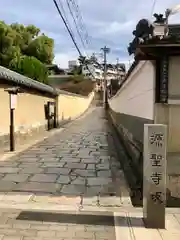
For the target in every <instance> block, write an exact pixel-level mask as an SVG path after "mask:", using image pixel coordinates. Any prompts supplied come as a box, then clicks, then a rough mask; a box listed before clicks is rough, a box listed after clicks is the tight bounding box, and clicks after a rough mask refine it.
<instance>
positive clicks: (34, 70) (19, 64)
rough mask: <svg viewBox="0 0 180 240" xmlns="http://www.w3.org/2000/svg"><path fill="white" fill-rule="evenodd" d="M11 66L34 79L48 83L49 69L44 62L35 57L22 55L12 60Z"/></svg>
mask: <svg viewBox="0 0 180 240" xmlns="http://www.w3.org/2000/svg"><path fill="white" fill-rule="evenodd" d="M10 68H11V69H12V70H13V71H15V72H18V73H20V74H23V75H26V76H27V77H29V78H32V79H34V80H37V81H40V82H43V83H48V80H47V79H48V70H47V68H46V67H45V65H44V64H43V63H41V62H40V61H39V60H38V59H37V58H35V57H29V56H21V57H19V58H14V59H13V60H12V61H11V62H10Z"/></svg>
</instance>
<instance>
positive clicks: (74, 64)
mask: <svg viewBox="0 0 180 240" xmlns="http://www.w3.org/2000/svg"><path fill="white" fill-rule="evenodd" d="M78 65H79V64H78V61H77V60H71V61H68V67H69V71H72V70H73V69H74V68H75V67H77V66H78Z"/></svg>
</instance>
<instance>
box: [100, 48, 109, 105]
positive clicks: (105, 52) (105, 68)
mask: <svg viewBox="0 0 180 240" xmlns="http://www.w3.org/2000/svg"><path fill="white" fill-rule="evenodd" d="M101 50H102V51H103V53H104V99H103V100H104V108H107V105H108V96H107V58H106V56H107V53H109V52H110V48H107V47H106V46H105V47H103V48H101Z"/></svg>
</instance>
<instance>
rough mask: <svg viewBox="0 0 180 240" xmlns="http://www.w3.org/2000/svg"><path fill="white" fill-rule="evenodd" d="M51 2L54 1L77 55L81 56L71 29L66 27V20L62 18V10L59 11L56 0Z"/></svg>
mask: <svg viewBox="0 0 180 240" xmlns="http://www.w3.org/2000/svg"><path fill="white" fill-rule="evenodd" d="M53 2H54V4H55V6H56V9H57V10H58V12H59V15H60V16H61V18H62V20H63V22H64V24H65V26H66V28H67V30H68V33H69V35H70V37H71V39H72V41H73V43H74V45H75V47H76V49H77V51H78V53H79V55H80V56H82V53H81V51H80V49H79V47H78V45H77V43H76V41H75V39H74V36H73V34H72V33H71V30H70V29H69V27H68V25H67V22H66V20H65V19H64V17H63V15H62V12H61V10H60V8H59V6H58V4H57V2H56V0H53Z"/></svg>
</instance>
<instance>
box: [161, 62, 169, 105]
mask: <svg viewBox="0 0 180 240" xmlns="http://www.w3.org/2000/svg"><path fill="white" fill-rule="evenodd" d="M168 65H169V61H168V57H164V58H163V59H162V61H161V64H160V84H159V102H160V103H167V102H168V79H169V77H168V74H169V71H168V70H169V66H168Z"/></svg>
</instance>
